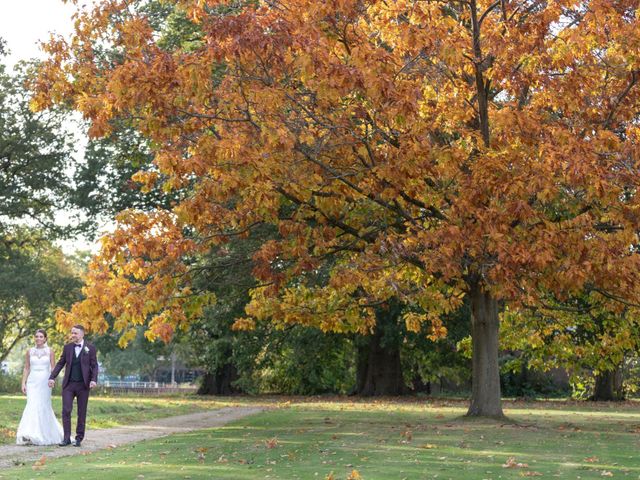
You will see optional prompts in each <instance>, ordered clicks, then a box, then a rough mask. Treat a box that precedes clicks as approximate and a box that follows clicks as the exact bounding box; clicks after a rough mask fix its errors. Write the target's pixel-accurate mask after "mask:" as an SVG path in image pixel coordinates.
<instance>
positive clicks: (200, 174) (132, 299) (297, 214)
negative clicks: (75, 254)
mask: <svg viewBox="0 0 640 480" xmlns="http://www.w3.org/2000/svg"><path fill="white" fill-rule="evenodd" d="M169 3H175V5H176V6H177V7H178V9H179V10H180V11H182V12H184V15H185V16H186V17H185V18H187V19H190V21H191V23H192V24H193V25H194V29H193V36H194V38H193V41H192V42H190V43H189V45H188V48H187V47H181V46H177V47H176V46H175V45H174V46H173V47H171V48H168V47H167V46H163V45H161V44H159V42H158V38H159V35H158V31H157V28H154V27H153V26H152V24H151V23H150V21H149V18H148V15H146V14H145V8H144V5H145V2H132V1H126V2H125V1H117V0H110V1H102V2H96V7H95V8H94V9H93V10H91V11H82V12H81V13H80V14H79V16H78V21H77V24H76V35H75V36H74V37H73V39H72V40H71V41H70V42H65V41H63V40H61V39H54V40H52V42H50V44H49V46H48V49H49V52H50V59H49V61H48V62H47V63H46V64H45V65H44V66H43V68H42V69H41V71H40V76H39V79H38V81H37V82H36V84H35V85H34V87H35V90H36V95H35V97H34V104H35V105H36V106H37V107H39V108H45V107H48V106H51V105H52V104H54V103H56V102H71V103H72V104H73V106H74V107H75V108H76V109H78V110H79V111H81V112H82V113H83V115H84V116H85V117H87V118H88V119H90V120H91V122H92V127H91V133H92V135H95V136H103V135H108V134H109V132H110V130H111V128H112V125H113V124H114V122H115V121H117V120H119V119H122V118H126V119H129V120H130V121H131V122H132V123H133V124H134V125H135V128H136V129H137V130H138V131H139V132H140V133H141V134H142V135H144V136H146V137H148V138H149V139H150V141H151V144H152V145H153V148H154V151H155V160H154V162H155V166H156V168H157V170H158V172H159V173H161V174H162V175H163V176H165V178H164V179H163V187H164V188H165V189H166V190H167V191H170V190H174V191H181V192H183V193H184V195H182V196H179V198H180V200H179V201H178V202H176V204H175V206H174V207H173V208H172V209H169V210H157V211H154V212H151V213H149V212H147V213H144V212H139V211H128V212H125V213H123V214H122V215H121V216H120V217H119V222H120V223H119V228H118V229H117V230H116V231H115V232H114V233H113V234H112V235H110V236H108V237H106V238H105V239H104V240H103V247H102V251H101V253H100V255H99V256H98V257H97V258H96V259H95V261H94V262H93V264H92V268H91V272H90V274H89V276H88V278H87V287H86V292H85V293H86V296H87V298H86V300H85V301H84V302H83V303H80V304H77V305H76V306H75V307H74V308H73V309H72V310H71V313H70V315H63V316H62V317H61V320H62V321H63V322H71V321H75V319H78V318H80V319H83V320H84V321H86V322H88V323H90V324H91V325H92V327H93V328H97V329H100V328H104V322H103V321H102V317H101V314H102V313H103V312H109V313H111V314H112V315H114V316H115V317H116V318H117V319H118V320H117V321H116V325H117V326H118V327H120V328H122V329H127V328H131V326H132V325H134V324H139V323H145V322H148V325H149V330H148V334H149V336H150V337H154V336H157V335H160V336H163V337H168V336H170V335H171V334H172V332H173V331H174V330H175V328H179V327H180V326H182V325H183V324H185V323H186V322H188V320H189V318H190V316H194V315H199V314H200V312H201V307H202V303H203V300H202V299H201V298H200V297H199V296H198V295H197V292H195V291H194V290H192V289H191V288H190V286H189V283H190V282H189V270H190V267H191V265H192V264H193V263H194V262H195V261H196V260H195V259H196V258H197V255H198V252H203V251H206V249H209V248H210V247H211V246H212V245H216V244H220V243H223V242H225V241H227V240H228V239H229V238H230V237H231V236H234V235H247V234H250V232H251V230H252V229H253V228H254V227H255V226H257V225H260V224H263V223H271V224H274V225H276V226H277V227H278V228H279V232H280V235H281V237H282V239H281V240H272V241H269V242H266V243H265V244H264V245H263V246H262V248H261V250H260V251H259V252H258V253H257V254H256V255H255V256H254V260H255V261H256V268H255V269H254V275H255V276H256V277H257V279H258V280H259V281H260V282H261V285H260V286H259V287H258V288H256V289H254V290H253V294H252V302H251V303H250V304H249V306H248V307H247V309H246V311H247V316H246V317H245V318H243V319H240V320H239V321H238V322H237V326H238V327H239V328H242V327H246V328H250V327H251V325H252V323H253V322H254V320H255V319H271V320H273V321H275V322H277V323H287V322H297V323H303V324H308V325H315V326H318V327H320V328H322V329H325V330H331V331H338V332H340V331H366V330H368V329H369V328H370V327H371V326H372V325H374V324H375V311H376V308H377V307H380V306H383V305H385V303H386V302H388V301H389V300H390V299H392V298H399V299H400V301H401V302H402V304H403V305H406V311H405V320H406V321H407V325H408V326H409V327H410V328H413V329H415V330H417V329H419V328H420V324H421V323H422V322H425V321H426V322H432V334H433V335H434V336H438V335H441V334H442V333H444V328H443V327H442V325H441V323H440V320H439V318H440V317H439V314H440V313H442V312H446V311H448V310H451V309H453V308H456V307H458V306H459V305H460V303H461V301H462V297H463V296H464V295H467V296H468V297H469V303H470V305H471V311H472V347H473V388H472V399H471V406H470V408H469V414H470V415H488V416H501V415H502V408H501V403H500V386H499V372H498V331H499V311H500V309H501V306H502V305H503V304H505V303H510V304H511V305H512V308H518V307H520V306H523V305H527V306H530V305H535V304H536V302H537V300H538V298H539V296H540V295H548V294H549V293H550V292H551V293H552V294H554V295H556V296H557V297H558V298H563V297H564V296H567V295H570V294H576V293H578V292H583V291H584V290H585V289H588V290H589V291H590V292H595V294H599V295H602V296H603V297H604V298H607V299H608V300H611V301H612V302H615V301H617V300H623V301H629V300H633V299H635V298H637V297H638V282H636V281H635V272H637V271H638V266H639V263H640V262H639V260H638V256H637V254H636V251H635V248H634V247H633V245H636V244H637V232H638V227H639V220H640V217H639V216H638V206H639V203H638V196H637V186H638V179H639V178H640V177H638V136H639V134H640V130H639V128H638V121H637V120H638V118H637V115H638V114H637V112H638V110H639V109H638V107H639V103H640V94H639V93H638V90H639V88H638V86H637V83H638V79H639V75H640V55H639V53H640V35H638V26H639V24H638V21H639V20H638V17H637V10H636V7H637V5H636V2H634V1H631V0H619V1H612V0H606V1H605V0H580V1H571V0H551V1H544V2H543V1H538V0H497V1H486V0H463V1H417V0H415V1H412V0H398V1H381V0H332V1H325V2H318V1H315V0H283V1H279V0H272V1H266V0H265V1H246V2H243V1H240V2H237V1H234V2H228V1H215V0H199V1H196V0H180V1H178V0H176V1H174V2H169ZM105 42H107V43H109V44H110V46H111V47H112V48H113V49H115V50H116V51H117V52H119V56H118V57H117V58H114V59H112V60H111V61H109V62H104V61H102V60H101V57H100V56H99V55H97V54H96V52H97V50H98V49H99V47H100V46H101V45H104V44H105ZM135 178H136V179H137V180H138V181H140V182H142V183H144V184H146V185H147V186H148V187H150V186H151V185H152V184H153V183H154V181H155V180H156V179H157V178H158V174H157V173H156V172H147V173H144V174H140V175H137V176H136V177H135ZM327 258H331V261H332V265H333V266H332V269H331V271H330V272H329V280H328V282H325V283H323V284H318V283H317V282H315V281H314V279H315V276H316V269H317V267H318V265H320V264H321V263H322V262H324V261H326V259H327ZM612 292H614V293H612ZM612 308H615V307H612ZM416 311H422V312H428V313H427V314H416V313H414V312H416ZM129 331H130V332H133V330H129ZM126 337H127V335H126V334H125V337H124V338H125V339H126Z"/></svg>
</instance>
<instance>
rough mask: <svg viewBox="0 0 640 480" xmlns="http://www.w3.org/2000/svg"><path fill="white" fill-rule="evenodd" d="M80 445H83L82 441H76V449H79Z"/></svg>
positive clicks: (74, 444) (74, 443)
mask: <svg viewBox="0 0 640 480" xmlns="http://www.w3.org/2000/svg"><path fill="white" fill-rule="evenodd" d="M80 445H82V441H80V440H76V441H75V442H73V446H74V447H79V446H80Z"/></svg>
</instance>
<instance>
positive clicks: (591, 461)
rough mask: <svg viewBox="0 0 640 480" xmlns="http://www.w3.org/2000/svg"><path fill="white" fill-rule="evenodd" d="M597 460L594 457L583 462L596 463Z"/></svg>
mask: <svg viewBox="0 0 640 480" xmlns="http://www.w3.org/2000/svg"><path fill="white" fill-rule="evenodd" d="M598 460H599V459H598V457H595V456H594V457H589V458H585V459H584V461H585V462H589V463H596V462H597V461H598Z"/></svg>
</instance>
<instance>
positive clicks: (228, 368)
mask: <svg viewBox="0 0 640 480" xmlns="http://www.w3.org/2000/svg"><path fill="white" fill-rule="evenodd" d="M237 379H238V371H237V370H236V367H235V366H234V365H232V364H231V363H227V364H225V365H223V366H222V367H220V368H218V369H217V370H216V371H215V372H207V373H205V374H204V376H203V377H202V383H201V384H200V388H199V389H198V394H199V395H232V394H233V393H236V389H235V388H234V387H233V385H232V382H233V381H235V380H237Z"/></svg>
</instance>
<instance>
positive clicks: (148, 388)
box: [99, 380, 198, 395]
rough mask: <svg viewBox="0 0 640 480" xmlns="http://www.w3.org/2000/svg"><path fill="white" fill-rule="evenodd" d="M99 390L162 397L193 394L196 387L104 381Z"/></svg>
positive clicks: (189, 385) (175, 384)
mask: <svg viewBox="0 0 640 480" xmlns="http://www.w3.org/2000/svg"><path fill="white" fill-rule="evenodd" d="M99 390H100V391H102V392H104V393H107V394H119V393H137V394H142V395H163V394H167V393H195V392H196V391H197V390H198V387H197V386H195V385H191V384H186V385H185V384H177V383H174V384H171V383H161V382H130V381H121V380H116V381H112V380H105V381H103V382H101V383H100V384H99Z"/></svg>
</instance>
